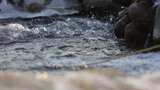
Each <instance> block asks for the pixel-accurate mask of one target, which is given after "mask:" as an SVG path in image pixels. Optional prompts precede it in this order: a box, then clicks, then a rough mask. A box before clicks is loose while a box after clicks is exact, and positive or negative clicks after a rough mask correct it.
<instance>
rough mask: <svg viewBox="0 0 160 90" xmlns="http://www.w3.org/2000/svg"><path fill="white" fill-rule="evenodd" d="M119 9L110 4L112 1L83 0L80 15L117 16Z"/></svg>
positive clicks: (112, 3) (114, 4)
mask: <svg viewBox="0 0 160 90" xmlns="http://www.w3.org/2000/svg"><path fill="white" fill-rule="evenodd" d="M120 8H121V7H120V6H119V5H118V4H116V3H114V2H112V0H83V1H82V13H83V12H85V13H88V14H95V15H100V16H101V15H106V14H115V15H116V14H117V11H119V9H120Z"/></svg>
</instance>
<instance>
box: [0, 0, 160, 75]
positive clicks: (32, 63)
mask: <svg viewBox="0 0 160 90" xmlns="http://www.w3.org/2000/svg"><path fill="white" fill-rule="evenodd" d="M54 1H55V3H53V2H52V3H51V6H52V5H53V6H55V7H57V6H56V5H58V6H62V7H61V8H64V7H65V8H70V6H74V5H75V6H76V5H77V4H75V3H77V1H75V2H74V4H72V3H71V0H67V1H66V2H64V1H63V0H54ZM3 3H4V4H1V5H0V7H6V6H3V5H8V4H6V2H3ZM11 8H12V7H11ZM52 8H53V9H54V10H56V9H55V8H54V7H52ZM12 9H13V8H12ZM7 10H11V9H9V7H8V8H7ZM7 10H6V11H7ZM57 10H58V12H59V13H61V12H64V11H61V10H60V11H59V9H57ZM70 10H71V11H73V10H72V9H70ZM13 12H15V11H13ZM13 12H11V13H12V14H10V13H8V12H5V11H4V12H3V11H2V12H0V13H1V14H0V18H3V19H4V18H5V19H4V20H0V23H1V24H2V23H5V24H6V23H7V24H9V23H12V24H11V25H10V26H6V27H5V26H0V70H18V71H48V72H52V73H54V72H60V73H64V72H66V71H75V70H83V69H87V68H116V69H120V70H122V71H124V72H126V73H128V74H131V75H137V74H144V73H145V72H148V71H150V72H153V71H159V70H160V67H159V63H160V62H159V52H157V53H148V54H138V55H133V56H127V57H125V55H129V54H128V53H130V52H131V51H129V50H128V49H127V48H126V47H125V45H123V43H120V42H119V41H117V40H116V38H115V37H114V35H113V30H112V29H113V28H112V27H113V26H112V24H111V23H110V20H103V21H101V20H98V19H96V18H87V17H82V16H50V14H53V13H50V14H48V13H46V12H44V13H43V15H42V13H38V14H30V13H29V14H28V13H24V12H23V13H22V12H19V13H20V16H21V17H24V16H26V17H25V19H6V18H8V17H17V16H15V13H13ZM16 12H17V11H16ZM67 12H68V11H67ZM69 13H70V14H72V13H71V12H69ZM62 14H63V15H64V13H62ZM7 15H8V16H7ZM16 15H17V14H16ZM18 15H19V14H18ZM27 15H29V16H27ZM39 15H40V16H41V15H42V16H46V15H47V17H41V18H31V17H35V16H39ZM48 15H49V16H48ZM4 16H5V17H4ZM28 17H30V19H26V18H28ZM15 23H19V24H15ZM120 57H123V58H120Z"/></svg>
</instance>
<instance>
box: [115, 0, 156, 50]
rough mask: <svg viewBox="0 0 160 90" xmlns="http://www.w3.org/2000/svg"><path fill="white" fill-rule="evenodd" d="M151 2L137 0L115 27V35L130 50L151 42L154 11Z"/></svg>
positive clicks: (150, 0) (149, 0)
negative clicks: (123, 40) (125, 43)
mask: <svg viewBox="0 0 160 90" xmlns="http://www.w3.org/2000/svg"><path fill="white" fill-rule="evenodd" d="M152 6H153V1H152V0H140V1H139V0H137V1H136V2H134V3H133V4H131V5H130V6H129V7H128V8H127V10H126V14H124V16H122V18H120V20H119V21H118V22H117V23H116V25H115V35H116V36H117V37H118V38H124V39H125V40H126V42H127V45H128V47H130V48H143V47H146V46H148V45H149V43H151V41H152V32H153V31H152V30H153V21H154V13H153V12H154V10H153V8H152Z"/></svg>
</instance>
